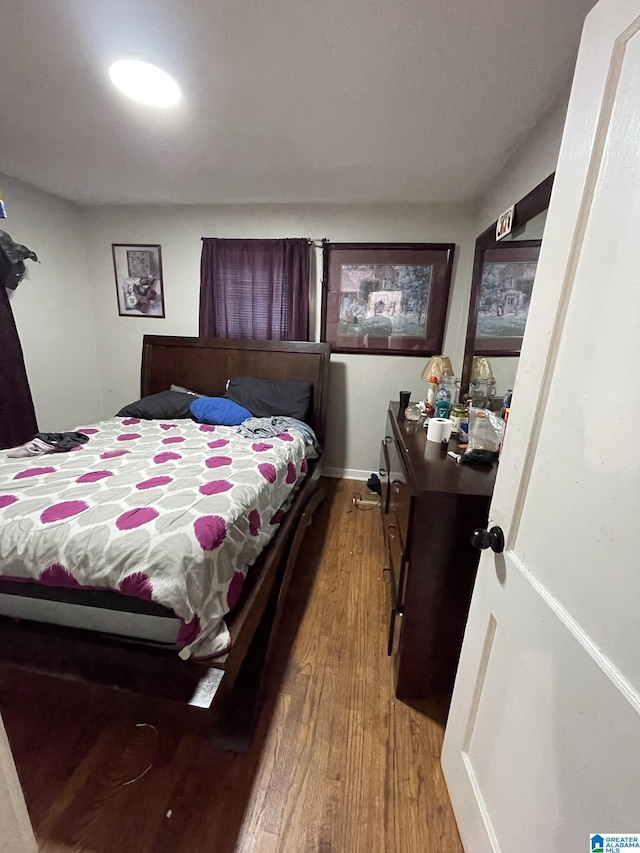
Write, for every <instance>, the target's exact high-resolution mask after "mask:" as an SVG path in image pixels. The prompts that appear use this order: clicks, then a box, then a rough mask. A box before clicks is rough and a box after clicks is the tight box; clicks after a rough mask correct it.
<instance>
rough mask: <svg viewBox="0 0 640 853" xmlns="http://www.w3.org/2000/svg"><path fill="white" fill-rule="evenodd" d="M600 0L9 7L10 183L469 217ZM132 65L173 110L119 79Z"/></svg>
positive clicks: (1, 129) (5, 93)
mask: <svg viewBox="0 0 640 853" xmlns="http://www.w3.org/2000/svg"><path fill="white" fill-rule="evenodd" d="M593 2H594V0H561V2H558V0H391V1H390V0H314V1H312V0H217V2H214V1H213V0H6V2H5V3H4V4H3V8H2V14H1V16H0V171H2V172H5V173H7V174H9V175H12V176H16V177H20V178H22V179H24V180H26V181H29V182H31V183H33V184H35V185H36V186H39V187H42V188H43V189H47V190H49V191H51V192H53V193H57V194H58V195H62V196H65V197H68V198H71V199H75V200H78V201H82V202H108V203H141V202H143V203H147V202H181V203H218V202H220V203H222V202H249V201H265V202H266V201H274V202H293V201H299V202H305V201H307V202H312V201H313V202H357V201H412V202H425V201H428V202H434V201H467V200H470V199H473V198H475V197H477V195H478V194H479V193H480V192H481V191H482V190H483V189H484V188H485V187H486V186H487V184H488V182H489V181H490V180H491V178H492V177H493V176H494V175H495V174H496V173H497V172H498V171H499V169H500V167H501V165H502V164H503V163H504V160H505V159H506V157H507V156H508V154H510V153H511V152H512V151H513V149H514V148H515V147H516V146H517V144H518V143H519V141H520V140H521V139H522V138H523V137H524V136H525V135H526V133H527V132H528V131H529V130H530V129H531V127H532V126H533V125H534V124H535V123H536V122H537V121H538V120H539V119H540V117H541V116H542V115H543V114H544V113H545V111H546V110H547V109H548V108H549V106H550V105H551V103H552V101H553V100H554V99H555V97H556V96H557V95H558V93H559V92H561V91H562V90H564V89H566V88H567V87H568V85H569V81H570V78H571V72H572V69H573V65H574V63H575V57H576V52H577V48H578V43H579V39H580V31H581V28H582V22H583V19H584V16H585V15H586V13H587V11H588V10H589V8H590V7H591V6H592V5H593ZM122 57H135V58H139V59H145V60H147V61H150V62H153V63H155V64H157V65H159V66H161V67H162V68H164V69H165V70H166V71H168V72H169V73H170V74H172V75H173V76H174V77H175V78H176V79H177V81H178V82H179V84H180V86H181V87H182V91H183V100H182V102H181V104H180V105H179V106H178V107H177V108H171V109H168V110H165V111H158V110H157V109H154V108H152V107H145V106H143V105H140V104H136V103H135V102H133V101H130V100H129V99H127V98H126V97H125V96H124V95H122V94H121V93H119V92H118V91H117V90H115V89H114V88H113V87H112V85H111V83H110V81H109V79H108V76H107V69H108V67H109V65H110V64H111V62H113V61H114V60H115V59H119V58H122Z"/></svg>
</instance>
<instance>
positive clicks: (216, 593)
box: [0, 336, 329, 731]
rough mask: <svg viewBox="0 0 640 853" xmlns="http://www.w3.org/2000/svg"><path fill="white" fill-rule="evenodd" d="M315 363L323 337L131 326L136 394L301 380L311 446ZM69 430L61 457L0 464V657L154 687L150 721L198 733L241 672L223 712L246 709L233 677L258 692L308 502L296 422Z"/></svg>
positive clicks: (120, 423)
mask: <svg viewBox="0 0 640 853" xmlns="http://www.w3.org/2000/svg"><path fill="white" fill-rule="evenodd" d="M328 369H329V348H328V346H327V345H325V344H307V343H291V342H283V343H280V342H277V343H276V342H253V341H236V340H233V341H231V340H205V339H198V338H176V337H159V336H146V337H145V338H144V341H143V353H142V381H141V394H142V396H143V397H144V396H147V395H149V394H154V393H157V392H159V391H164V390H166V389H168V388H169V387H170V385H181V386H184V387H187V388H193V389H195V390H197V391H199V392H201V393H203V394H207V395H210V396H222V395H223V394H224V390H225V385H226V382H227V380H228V379H229V378H230V377H233V376H254V377H258V378H261V379H278V380H287V381H301V382H308V383H311V384H312V386H313V397H312V405H311V407H310V411H309V415H308V417H307V421H308V423H309V425H310V426H311V427H312V428H313V429H314V430H315V433H316V435H317V437H318V440H319V443H320V445H323V444H324V440H325V429H326V406H327V391H328V387H327V386H328ZM84 431H85V432H87V433H89V435H90V441H89V442H88V443H87V444H86V445H84V446H82V448H81V449H79V450H78V451H77V452H70V453H67V454H54V455H47V456H44V457H41V458H39V459H37V460H33V459H30V460H5V461H3V466H2V469H0V494H2V495H4V498H3V499H2V503H3V504H4V505H3V506H0V525H2V530H1V531H0V533H2V534H3V535H2V536H0V544H1V547H2V553H0V558H1V559H2V567H3V568H2V575H3V577H2V578H0V612H2V613H3V614H4V615H3V616H2V617H0V644H1V645H0V660H2V661H3V662H5V663H8V664H10V665H18V666H21V667H28V668H30V669H34V670H37V671H41V672H46V673H48V674H55V675H56V676H58V677H65V678H74V679H80V680H85V681H89V682H94V683H95V682H97V683H100V684H102V685H104V686H105V687H107V688H117V693H118V696H119V697H120V698H123V696H124V697H125V698H127V697H128V698H129V700H131V699H132V698H133V696H134V695H135V696H136V697H137V699H139V700H141V699H142V700H143V699H145V698H149V697H153V698H154V700H155V701H154V703H153V704H154V707H155V708H156V709H157V710H159V711H160V712H161V714H162V715H163V716H166V715H167V714H169V716H171V717H172V718H175V717H179V718H180V720H181V721H182V722H184V721H185V719H186V717H187V716H188V718H189V721H190V722H195V723H196V725H195V728H197V729H198V730H205V731H210V730H211V727H212V725H213V722H214V721H217V722H218V723H220V720H221V719H222V717H223V716H226V717H227V720H229V718H230V715H229V708H231V707H233V702H232V701H231V697H232V696H233V693H234V689H235V688H236V682H237V681H238V678H239V676H242V677H241V678H240V682H242V683H243V684H244V686H243V691H242V692H243V704H244V707H243V713H242V714H241V715H238V713H237V708H236V713H234V714H232V715H231V717H233V719H234V720H235V721H236V722H237V718H238V717H239V716H242V717H243V719H244V720H250V719H251V718H252V716H253V717H254V716H255V714H253V715H252V714H247V690H246V685H247V682H249V683H251V682H252V681H253V682H254V687H255V689H254V690H253V691H251V690H250V691H249V693H252V694H253V696H252V698H253V700H255V702H257V701H258V698H259V695H260V685H261V680H262V676H263V674H264V670H265V667H266V662H267V660H268V656H269V650H270V648H271V641H272V637H273V635H274V633H275V629H276V628H277V623H278V621H279V619H280V616H281V614H282V606H283V601H284V596H285V594H286V589H287V586H288V583H289V580H290V577H291V574H292V572H293V570H294V567H295V564H296V559H297V557H298V554H299V551H300V547H301V544H302V540H303V536H304V530H305V528H306V526H307V525H308V524H309V522H310V520H311V518H312V516H313V512H314V511H315V508H316V507H317V505H318V504H319V502H320V501H321V500H322V497H323V493H322V491H321V490H319V489H318V488H317V484H318V479H319V465H318V459H315V458H313V457H314V456H315V455H316V454H314V453H312V452H309V447H308V445H306V444H305V440H304V438H303V437H302V436H301V434H300V433H298V432H296V430H290V431H289V432H286V431H285V432H284V433H283V434H279V435H277V436H275V437H273V438H270V439H269V440H265V441H255V440H252V439H251V438H248V437H245V436H240V435H239V434H238V432H237V430H236V429H235V428H232V427H219V426H207V425H201V424H198V423H194V422H192V421H189V420H176V421H173V422H171V421H169V422H165V421H163V420H160V421H140V420H138V419H135V418H133V419H122V418H113V419H108V420H106V421H104V422H101V423H100V424H97V425H95V426H89V425H87V427H86V428H85V430H84ZM63 456H64V458H62V457H63ZM10 487H11V488H10ZM30 527H33V528H34V529H36V528H37V530H38V532H39V535H38V536H34V537H32V538H31V539H30V538H29V536H28V535H25V532H26V533H27V534H28V531H29V529H30ZM43 528H45V531H44V533H42V532H41V531H42V529H43ZM150 543H151V544H150ZM265 543H268V544H266V547H265ZM140 555H144V560H143V562H144V569H145V570H144V571H141V570H140V561H141V560H142V558H141V557H140ZM214 557H215V560H214V559H213V558H214ZM196 558H197V559H196ZM68 566H73V571H70V570H69V569H68ZM203 591H204V592H203ZM178 651H179V652H180V656H181V658H182V659H179V658H178V655H177V652H178ZM186 659H189V660H188V662H187V660H186ZM248 672H249V673H251V674H252V675H250V677H249V678H247V673H248ZM134 704H135V703H134ZM249 704H251V703H250V702H249ZM147 707H148V704H147ZM222 709H225V710H226V715H222V714H221V710H222ZM186 712H188V714H187V713H186ZM236 728H237V726H236Z"/></svg>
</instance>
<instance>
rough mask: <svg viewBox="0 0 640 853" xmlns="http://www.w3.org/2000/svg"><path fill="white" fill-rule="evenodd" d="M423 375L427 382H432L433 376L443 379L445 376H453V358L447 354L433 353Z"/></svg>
mask: <svg viewBox="0 0 640 853" xmlns="http://www.w3.org/2000/svg"><path fill="white" fill-rule="evenodd" d="M421 375H422V378H423V379H424V381H425V382H430V381H431V377H432V376H435V377H436V378H437V379H442V377H443V376H453V375H454V373H453V367H452V366H451V359H450V358H449V356H447V355H432V356H431V358H430V359H429V361H428V362H427V363H426V365H425V368H424V370H423V371H422V374H421Z"/></svg>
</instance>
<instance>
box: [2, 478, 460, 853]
mask: <svg viewBox="0 0 640 853" xmlns="http://www.w3.org/2000/svg"><path fill="white" fill-rule="evenodd" d="M327 482H328V486H329V490H330V499H329V500H328V501H327V502H326V503H325V505H324V507H323V508H322V509H321V510H320V511H319V513H318V514H317V516H316V521H315V523H314V525H313V527H312V528H311V529H310V530H309V533H308V538H307V540H306V542H305V545H304V546H303V555H302V557H301V560H300V564H299V568H298V572H297V576H296V578H295V579H294V581H293V583H292V586H291V589H290V593H289V606H288V608H287V616H286V617H285V620H284V623H285V624H284V625H283V627H282V630H281V632H280V637H279V655H278V663H277V665H276V666H275V667H274V673H273V678H272V680H271V687H270V690H269V695H268V697H267V699H266V701H265V707H264V709H263V714H262V717H261V720H260V724H259V728H258V732H257V735H256V739H255V742H254V745H253V746H252V748H251V749H250V751H249V752H247V753H232V752H224V751H221V750H216V749H214V748H213V747H212V746H211V745H210V744H209V743H207V742H206V741H205V740H203V739H201V738H196V737H193V736H184V735H182V736H181V735H180V733H179V732H175V731H169V730H166V731H165V730H160V731H157V730H155V729H154V728H152V727H148V726H145V725H141V726H137V727H136V726H135V725H134V724H132V723H130V722H127V721H125V720H122V719H118V718H117V717H115V716H114V714H113V713H112V711H110V708H109V704H108V701H105V700H104V699H103V698H102V697H103V695H104V694H103V693H101V692H100V691H99V690H98V689H92V688H89V687H88V686H87V685H82V684H76V683H72V682H64V683H62V682H59V681H58V680H55V679H50V678H47V677H44V676H34V675H29V674H26V673H24V672H22V671H19V670H16V669H12V668H10V667H2V668H0V705H1V707H2V714H3V717H4V722H5V725H6V728H7V732H8V734H9V738H10V740H11V744H12V747H13V751H14V756H15V760H16V765H17V767H18V772H19V775H20V778H21V781H22V784H23V788H24V791H25V797H26V800H27V805H28V808H29V812H30V815H31V820H32V822H33V825H34V828H35V831H36V834H37V837H38V841H39V845H40V849H41V850H42V851H44V853H54V851H55V853H63V851H64V853H69V851H81V850H82V851H92V853H147V851H148V853H200V851H202V853H231V851H242V853H276V851H282V853H312V851H317V853H378V851H379V853H404V851H406V852H407V853H461V851H462V846H461V844H460V840H459V837H458V833H457V829H456V825H455V821H454V818H453V814H452V811H451V807H450V804H449V799H448V795H447V790H446V786H445V783H444V779H443V777H442V772H441V770H440V759H439V756H440V747H441V743H442V736H443V727H442V725H441V724H439V723H437V722H434V720H433V719H431V718H430V717H428V716H426V715H424V714H422V713H420V711H418V710H415V709H413V708H410V707H408V706H407V705H404V704H403V703H401V702H398V701H396V700H395V698H394V695H393V689H392V670H391V666H392V665H391V662H390V659H389V658H388V657H387V655H386V624H385V610H384V608H385V603H386V602H385V589H384V585H383V581H382V579H381V569H382V557H381V554H382V537H381V533H380V519H379V515H378V512H377V510H374V511H364V510H356V509H353V508H352V507H351V497H352V495H353V494H354V492H356V491H358V490H360V491H362V493H363V494H364V491H365V487H364V486H363V485H361V484H358V483H354V482H353V481H327ZM349 510H351V511H349ZM140 723H144V720H140ZM145 771H146V772H145ZM137 777H139V778H137ZM132 780H135V781H132Z"/></svg>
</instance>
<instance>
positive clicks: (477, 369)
mask: <svg viewBox="0 0 640 853" xmlns="http://www.w3.org/2000/svg"><path fill="white" fill-rule="evenodd" d="M482 379H485V380H487V381H488V382H491V380H492V379H495V377H494V375H493V369H492V367H491V362H490V361H489V359H488V358H486V356H484V355H474V356H473V359H472V362H471V382H478V381H481V380H482Z"/></svg>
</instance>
